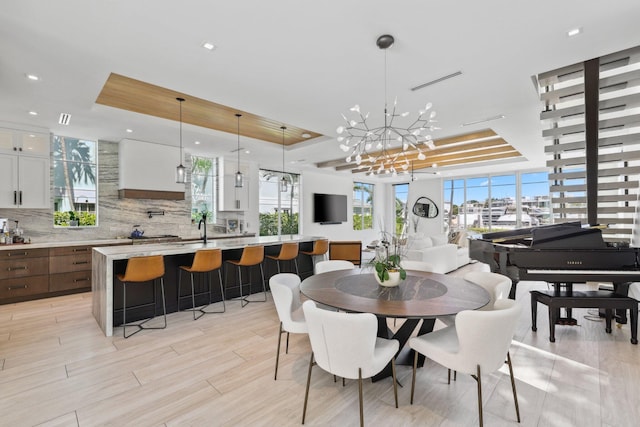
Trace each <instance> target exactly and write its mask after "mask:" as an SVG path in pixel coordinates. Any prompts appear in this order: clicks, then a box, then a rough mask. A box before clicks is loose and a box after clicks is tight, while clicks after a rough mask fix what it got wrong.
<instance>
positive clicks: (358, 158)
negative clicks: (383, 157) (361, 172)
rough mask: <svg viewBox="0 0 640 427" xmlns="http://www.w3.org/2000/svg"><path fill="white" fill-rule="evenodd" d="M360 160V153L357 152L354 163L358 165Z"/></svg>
mask: <svg viewBox="0 0 640 427" xmlns="http://www.w3.org/2000/svg"><path fill="white" fill-rule="evenodd" d="M361 162H362V156H361V155H360V154H358V155H357V156H356V164H357V165H359V164H360V163H361Z"/></svg>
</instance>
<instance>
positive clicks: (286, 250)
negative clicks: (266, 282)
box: [267, 242, 300, 275]
mask: <svg viewBox="0 0 640 427" xmlns="http://www.w3.org/2000/svg"><path fill="white" fill-rule="evenodd" d="M267 258H269V259H272V260H274V261H276V262H277V263H278V273H280V261H291V260H293V263H294V264H295V267H296V274H297V275H300V274H299V273H298V260H297V258H298V242H287V243H283V244H282V246H281V247H280V253H279V254H278V255H277V256H275V255H267Z"/></svg>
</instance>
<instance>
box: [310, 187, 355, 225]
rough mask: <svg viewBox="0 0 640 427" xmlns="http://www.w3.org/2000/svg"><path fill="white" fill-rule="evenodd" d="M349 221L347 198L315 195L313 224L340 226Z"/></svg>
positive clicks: (333, 195)
mask: <svg viewBox="0 0 640 427" xmlns="http://www.w3.org/2000/svg"><path fill="white" fill-rule="evenodd" d="M346 221H347V196H345V195H341V194H321V193H314V194H313V222H319V223H322V224H339V223H341V222H346Z"/></svg>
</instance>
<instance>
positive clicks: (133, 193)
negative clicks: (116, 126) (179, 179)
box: [118, 139, 185, 200]
mask: <svg viewBox="0 0 640 427" xmlns="http://www.w3.org/2000/svg"><path fill="white" fill-rule="evenodd" d="M179 160H180V150H179V148H178V147H173V146H167V145H160V144H152V143H149V142H144V141H136V140H134V139H123V140H122V141H120V143H119V150H118V165H119V186H118V196H119V198H121V199H156V200H184V199H185V184H178V183H176V182H175V170H176V164H177V163H178V161H179Z"/></svg>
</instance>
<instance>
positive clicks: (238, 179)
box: [236, 114, 244, 188]
mask: <svg viewBox="0 0 640 427" xmlns="http://www.w3.org/2000/svg"><path fill="white" fill-rule="evenodd" d="M236 117H237V118H238V150H237V151H238V171H237V172H236V188H242V186H243V185H244V177H243V176H242V172H240V117H242V114H236Z"/></svg>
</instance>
